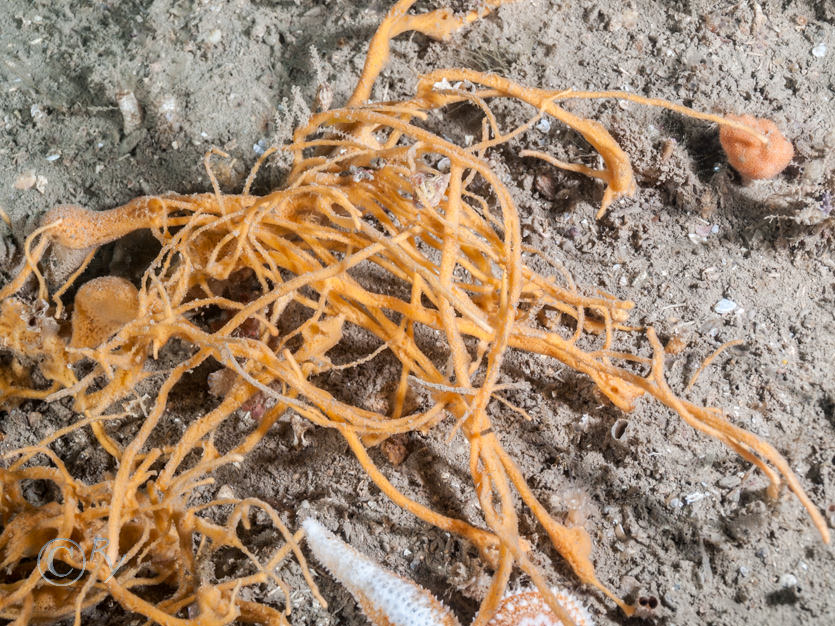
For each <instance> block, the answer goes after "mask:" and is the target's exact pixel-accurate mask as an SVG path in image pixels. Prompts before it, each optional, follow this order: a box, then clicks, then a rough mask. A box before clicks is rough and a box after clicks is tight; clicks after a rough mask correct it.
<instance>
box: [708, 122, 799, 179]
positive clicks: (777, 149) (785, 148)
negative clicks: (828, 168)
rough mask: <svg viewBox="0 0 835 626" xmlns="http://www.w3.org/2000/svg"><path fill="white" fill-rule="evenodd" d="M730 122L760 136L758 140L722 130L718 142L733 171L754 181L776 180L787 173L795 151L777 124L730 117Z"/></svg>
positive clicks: (726, 128)
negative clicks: (744, 126) (737, 123)
mask: <svg viewBox="0 0 835 626" xmlns="http://www.w3.org/2000/svg"><path fill="white" fill-rule="evenodd" d="M728 119H730V120H733V121H735V122H740V123H742V124H745V125H746V126H750V127H751V129H752V130H754V131H757V132H758V133H760V134H761V136H760V137H758V136H757V135H755V134H753V133H752V132H749V131H745V130H741V129H739V128H734V127H732V126H722V127H721V128H720V129H719V142H720V143H721V144H722V149H723V150H724V151H725V154H726V155H727V156H728V163H730V164H731V167H733V168H734V169H735V170H736V171H737V172H739V173H740V174H742V175H743V176H744V177H745V178H751V179H755V180H759V179H765V178H774V177H775V176H777V174H779V173H780V172H782V171H783V170H784V169H786V166H787V165H788V164H789V162H790V161H791V160H792V157H793V156H794V148H793V147H792V144H791V142H789V140H788V139H786V138H785V137H784V136H783V134H782V133H781V132H780V130H779V129H778V128H777V124H775V123H774V122H772V121H771V120H769V119H765V118H762V117H753V116H751V115H729V116H728Z"/></svg>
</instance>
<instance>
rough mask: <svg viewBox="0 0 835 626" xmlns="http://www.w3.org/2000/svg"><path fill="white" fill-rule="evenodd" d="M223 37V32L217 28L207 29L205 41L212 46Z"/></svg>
mask: <svg viewBox="0 0 835 626" xmlns="http://www.w3.org/2000/svg"><path fill="white" fill-rule="evenodd" d="M222 38H223V33H222V32H221V31H220V29H219V28H215V29H212V30H211V31H209V34H208V35H206V40H205V41H206V43H207V44H209V45H210V46H214V45H216V44H219V43H220V40H221V39H222Z"/></svg>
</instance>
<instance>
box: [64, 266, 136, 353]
mask: <svg viewBox="0 0 835 626" xmlns="http://www.w3.org/2000/svg"><path fill="white" fill-rule="evenodd" d="M138 311H139V294H138V292H137V290H136V287H134V286H133V284H131V283H130V282H129V281H127V280H125V279H124V278H117V277H116V276H104V277H102V278H94V279H93V280H91V281H90V282H87V283H85V284H84V285H82V286H81V288H80V289H79V290H78V293H76V294H75V306H74V308H73V314H72V339H71V340H70V347H72V348H95V347H96V346H98V345H100V344H101V343H104V342H105V341H107V339H109V338H110V337H111V336H112V335H113V334H115V333H116V331H118V330H119V329H120V328H121V327H122V326H124V325H125V324H127V323H128V322H131V321H133V320H134V319H136V315H137V312H138Z"/></svg>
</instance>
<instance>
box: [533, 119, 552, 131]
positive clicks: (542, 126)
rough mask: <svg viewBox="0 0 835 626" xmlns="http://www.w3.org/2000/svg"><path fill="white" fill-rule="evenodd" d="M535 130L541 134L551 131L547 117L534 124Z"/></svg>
mask: <svg viewBox="0 0 835 626" xmlns="http://www.w3.org/2000/svg"><path fill="white" fill-rule="evenodd" d="M536 130H538V131H539V132H541V133H547V132H548V131H549V130H551V121H550V120H549V119H548V118H547V117H543V118H542V119H541V120H539V121H538V122H537V123H536Z"/></svg>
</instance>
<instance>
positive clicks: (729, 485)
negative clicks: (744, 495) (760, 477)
mask: <svg viewBox="0 0 835 626" xmlns="http://www.w3.org/2000/svg"><path fill="white" fill-rule="evenodd" d="M740 483H742V479H741V478H740V477H739V476H725V477H724V478H720V479H719V481H718V482H717V483H716V484H717V485H718V486H719V487H722V489H733V488H734V487H737V486H738V485H739V484H740Z"/></svg>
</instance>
